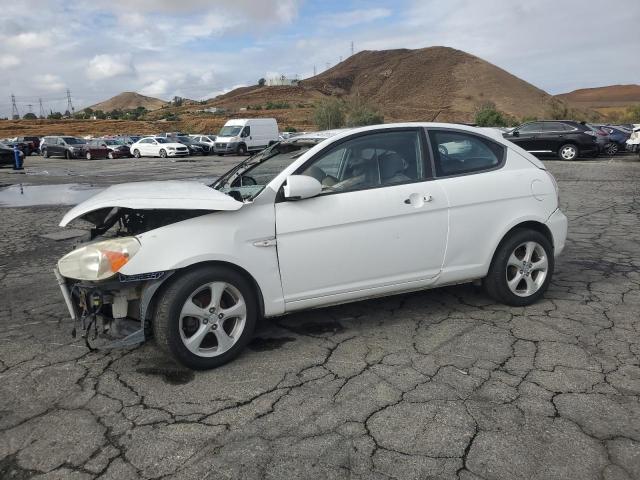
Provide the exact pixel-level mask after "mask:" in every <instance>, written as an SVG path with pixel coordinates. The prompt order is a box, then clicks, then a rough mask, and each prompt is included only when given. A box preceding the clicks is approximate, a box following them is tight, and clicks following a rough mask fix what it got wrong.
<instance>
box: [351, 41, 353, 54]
mask: <svg viewBox="0 0 640 480" xmlns="http://www.w3.org/2000/svg"><path fill="white" fill-rule="evenodd" d="M351 55H353V40H351Z"/></svg>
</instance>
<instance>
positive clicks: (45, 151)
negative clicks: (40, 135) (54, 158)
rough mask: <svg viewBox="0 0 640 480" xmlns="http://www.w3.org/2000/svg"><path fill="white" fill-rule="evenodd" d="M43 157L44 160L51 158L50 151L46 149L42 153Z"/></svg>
mask: <svg viewBox="0 0 640 480" xmlns="http://www.w3.org/2000/svg"><path fill="white" fill-rule="evenodd" d="M42 156H43V157H44V158H49V151H48V150H47V149H44V150H43V151H42Z"/></svg>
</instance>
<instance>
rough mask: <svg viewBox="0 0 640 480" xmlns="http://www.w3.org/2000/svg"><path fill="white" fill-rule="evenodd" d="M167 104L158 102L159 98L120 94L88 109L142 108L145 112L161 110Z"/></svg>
mask: <svg viewBox="0 0 640 480" xmlns="http://www.w3.org/2000/svg"><path fill="white" fill-rule="evenodd" d="M167 103H168V102H165V101H164V100H160V99H159V98H154V97H147V96H145V95H140V94H139V93H136V92H122V93H121V94H119V95H116V96H115V97H111V98H110V99H109V100H105V101H104V102H100V103H96V104H95V105H91V106H90V107H89V108H91V109H93V110H102V111H103V112H110V111H112V110H133V109H135V108H138V107H144V108H146V109H147V110H157V109H158V108H162V106H163V105H167Z"/></svg>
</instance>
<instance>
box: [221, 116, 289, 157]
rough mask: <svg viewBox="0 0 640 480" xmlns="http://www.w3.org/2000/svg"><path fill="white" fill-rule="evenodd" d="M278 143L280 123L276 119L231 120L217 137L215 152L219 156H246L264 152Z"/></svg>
mask: <svg viewBox="0 0 640 480" xmlns="http://www.w3.org/2000/svg"><path fill="white" fill-rule="evenodd" d="M277 141H279V136H278V122H276V119H275V118H248V119H236V120H229V121H228V122H227V123H225V124H224V127H222V128H221V129H220V133H218V136H217V137H216V142H215V152H216V153H217V154H218V155H224V154H225V153H234V154H236V155H246V154H247V153H250V152H258V151H260V150H263V149H265V148H267V147H268V146H270V145H273V144H274V143H276V142H277Z"/></svg>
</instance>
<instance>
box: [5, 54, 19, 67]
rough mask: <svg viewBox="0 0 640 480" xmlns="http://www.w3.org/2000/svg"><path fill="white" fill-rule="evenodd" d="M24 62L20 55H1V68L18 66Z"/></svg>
mask: <svg viewBox="0 0 640 480" xmlns="http://www.w3.org/2000/svg"><path fill="white" fill-rule="evenodd" d="M20 63H22V62H21V61H20V59H19V58H18V57H16V56H15V55H11V54H4V55H0V68H12V67H17V66H18V65H20Z"/></svg>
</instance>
